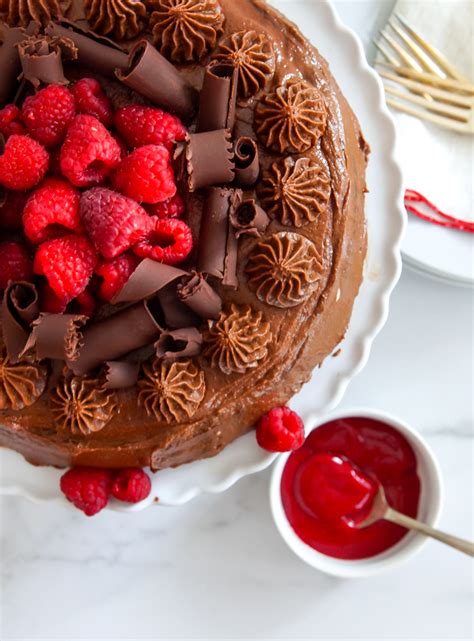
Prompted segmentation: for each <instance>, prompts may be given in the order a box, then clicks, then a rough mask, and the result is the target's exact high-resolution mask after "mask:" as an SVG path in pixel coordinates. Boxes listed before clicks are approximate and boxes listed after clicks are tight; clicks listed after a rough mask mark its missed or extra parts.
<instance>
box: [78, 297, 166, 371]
mask: <svg viewBox="0 0 474 641" xmlns="http://www.w3.org/2000/svg"><path fill="white" fill-rule="evenodd" d="M160 316H161V310H159V309H156V306H155V305H153V304H152V303H151V302H150V303H148V302H141V303H138V304H137V305H133V306H132V307H128V308H127V309H124V310H123V311H121V312H118V313H117V314H115V315H114V316H110V317H109V318H106V319H104V320H102V321H98V322H95V323H90V324H89V325H88V326H87V327H86V328H85V330H84V332H83V345H82V348H81V349H80V352H79V356H78V357H77V358H75V359H74V360H72V359H70V360H68V361H67V365H68V367H69V368H70V369H72V371H73V372H74V374H75V375H76V376H83V375H84V374H87V373H88V372H90V371H91V370H93V369H95V368H96V367H98V366H99V365H102V364H103V363H106V362H107V361H115V360H117V359H119V358H121V357H122V356H125V354H128V353H130V352H132V351H134V350H136V349H138V348H140V347H143V346H145V345H148V344H150V343H154V342H155V341H156V339H157V338H158V336H159V335H160V334H161V332H162V329H161V326H160V321H161V318H160Z"/></svg>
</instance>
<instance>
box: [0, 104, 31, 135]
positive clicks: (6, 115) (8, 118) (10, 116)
mask: <svg viewBox="0 0 474 641" xmlns="http://www.w3.org/2000/svg"><path fill="white" fill-rule="evenodd" d="M25 133H26V128H25V125H24V123H23V115H22V113H21V111H20V109H19V108H18V107H17V106H16V105H7V106H6V107H4V108H3V109H0V134H1V135H2V136H3V137H4V138H5V140H7V138H9V137H10V136H13V135H17V136H21V135H22V134H25Z"/></svg>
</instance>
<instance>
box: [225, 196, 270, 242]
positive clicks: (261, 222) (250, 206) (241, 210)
mask: <svg viewBox="0 0 474 641" xmlns="http://www.w3.org/2000/svg"><path fill="white" fill-rule="evenodd" d="M230 222H231V225H232V227H233V228H234V230H235V235H236V237H237V238H240V236H242V235H243V234H247V235H248V236H255V237H257V238H258V237H259V236H261V234H262V232H264V231H265V230H266V228H267V227H268V225H269V224H270V218H269V217H268V216H267V214H266V212H265V211H264V210H263V209H262V208H261V207H259V206H258V205H257V203H256V202H255V200H254V199H253V198H249V199H247V200H244V201H242V202H241V203H240V204H239V205H238V206H237V207H235V208H234V209H233V210H232V212H231V214H230Z"/></svg>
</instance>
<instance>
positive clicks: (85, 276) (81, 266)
mask: <svg viewBox="0 0 474 641" xmlns="http://www.w3.org/2000/svg"><path fill="white" fill-rule="evenodd" d="M96 263H97V254H96V253H95V250H94V248H93V246H92V245H91V243H90V242H89V240H88V239H87V238H86V237H85V236H76V235H74V234H71V235H70V236H63V237H62V238H55V239H54V240H48V241H46V242H45V243H43V244H42V245H40V246H39V247H38V251H37V252H36V256H35V261H34V265H33V266H34V270H35V273H36V274H38V275H39V276H46V279H47V281H48V284H49V286H50V287H51V288H52V289H53V291H54V293H55V294H56V296H57V297H58V298H59V299H60V300H65V301H67V302H68V303H69V302H70V301H71V300H72V299H73V298H76V296H79V294H80V293H81V292H83V291H84V290H85V288H86V286H87V283H88V282H89V280H90V278H91V276H92V274H93V272H94V269H95V266H96Z"/></svg>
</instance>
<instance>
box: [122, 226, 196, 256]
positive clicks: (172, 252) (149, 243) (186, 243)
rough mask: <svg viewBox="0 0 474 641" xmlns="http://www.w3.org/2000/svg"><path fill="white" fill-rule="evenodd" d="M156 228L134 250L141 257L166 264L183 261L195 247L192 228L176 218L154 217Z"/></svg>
mask: <svg viewBox="0 0 474 641" xmlns="http://www.w3.org/2000/svg"><path fill="white" fill-rule="evenodd" d="M152 221H153V222H154V228H152V231H151V232H150V233H149V234H148V235H147V237H146V238H145V239H144V240H141V241H140V242H138V243H137V244H136V245H135V246H134V247H133V251H134V252H135V254H137V256H140V257H141V258H151V259H152V260H156V261H157V262H159V263H165V264H166V265H176V264H177V263H181V262H182V261H183V260H184V259H185V258H187V256H189V254H190V253H191V250H192V248H193V235H192V233H191V230H190V229H189V227H188V226H187V225H186V223H183V221H182V220H176V218H165V219H163V220H162V219H160V218H156V217H155V218H154V219H152Z"/></svg>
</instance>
